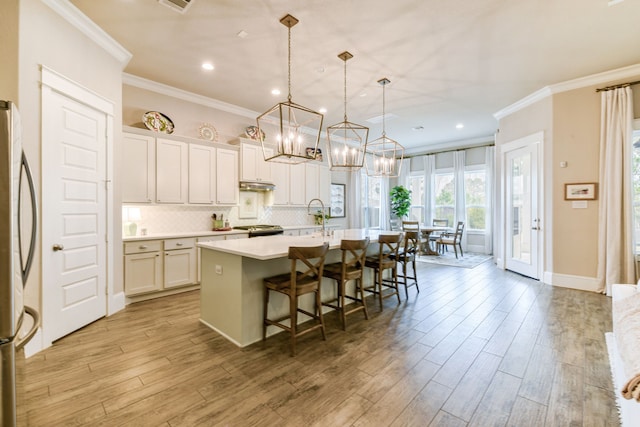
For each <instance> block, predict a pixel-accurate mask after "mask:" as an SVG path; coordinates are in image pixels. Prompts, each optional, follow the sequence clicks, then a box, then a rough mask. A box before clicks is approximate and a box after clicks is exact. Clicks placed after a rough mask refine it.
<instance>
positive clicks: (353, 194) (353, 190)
mask: <svg viewBox="0 0 640 427" xmlns="http://www.w3.org/2000/svg"><path fill="white" fill-rule="evenodd" d="M361 179H362V178H361V172H360V171H355V172H351V173H349V174H348V175H347V200H346V202H347V218H348V225H347V226H348V228H362V219H361V216H362V212H361V211H360V200H361V194H360V189H361V187H362V186H361Z"/></svg>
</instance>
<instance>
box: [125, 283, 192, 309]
mask: <svg viewBox="0 0 640 427" xmlns="http://www.w3.org/2000/svg"><path fill="white" fill-rule="evenodd" d="M196 289H200V285H199V284H194V285H187V286H183V287H180V288H175V289H167V290H164V291H159V292H150V293H148V294H142V295H133V296H130V297H126V298H125V301H126V303H127V304H131V303H134V302H140V301H147V300H150V299H155V298H161V297H166V296H169V295H175V294H180V293H182V292H189V291H195V290H196Z"/></svg>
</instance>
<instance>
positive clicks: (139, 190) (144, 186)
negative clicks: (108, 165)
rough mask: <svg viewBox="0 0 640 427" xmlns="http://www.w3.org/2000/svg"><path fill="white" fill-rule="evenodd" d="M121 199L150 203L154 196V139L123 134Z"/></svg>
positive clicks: (127, 201) (125, 201)
mask: <svg viewBox="0 0 640 427" xmlns="http://www.w3.org/2000/svg"><path fill="white" fill-rule="evenodd" d="M122 151H123V153H122V154H123V158H122V169H121V172H122V175H121V176H122V182H123V184H124V185H123V186H122V201H123V202H124V203H151V202H155V198H156V139H155V138H154V137H152V136H144V135H134V134H129V133H125V134H123V143H122Z"/></svg>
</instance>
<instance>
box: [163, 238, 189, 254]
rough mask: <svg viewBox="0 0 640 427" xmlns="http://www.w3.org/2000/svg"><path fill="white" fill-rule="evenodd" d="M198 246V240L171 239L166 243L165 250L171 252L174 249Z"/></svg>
mask: <svg viewBox="0 0 640 427" xmlns="http://www.w3.org/2000/svg"><path fill="white" fill-rule="evenodd" d="M195 245H196V239H194V238H186V239H169V240H165V241H164V250H165V251H171V250H174V249H189V248H193V247H194V246H195Z"/></svg>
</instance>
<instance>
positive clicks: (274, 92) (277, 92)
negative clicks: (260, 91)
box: [271, 89, 280, 95]
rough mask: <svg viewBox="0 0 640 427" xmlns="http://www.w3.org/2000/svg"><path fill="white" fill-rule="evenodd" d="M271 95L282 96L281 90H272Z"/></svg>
mask: <svg viewBox="0 0 640 427" xmlns="http://www.w3.org/2000/svg"><path fill="white" fill-rule="evenodd" d="M271 95H280V89H271Z"/></svg>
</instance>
